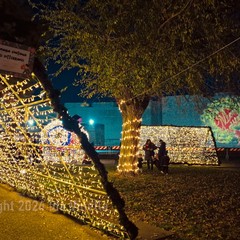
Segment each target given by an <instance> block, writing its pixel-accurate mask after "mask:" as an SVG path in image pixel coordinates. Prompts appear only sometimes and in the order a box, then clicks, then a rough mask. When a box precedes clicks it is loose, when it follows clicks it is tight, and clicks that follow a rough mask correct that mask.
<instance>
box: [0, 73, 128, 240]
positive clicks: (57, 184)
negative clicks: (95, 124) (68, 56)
mask: <svg viewBox="0 0 240 240" xmlns="http://www.w3.org/2000/svg"><path fill="white" fill-rule="evenodd" d="M32 76H33V79H27V80H22V81H20V80H19V81H17V82H16V81H15V79H12V78H11V77H10V76H7V77H5V76H2V75H0V84H1V90H0V92H1V94H2V95H3V98H2V99H1V101H0V112H1V114H0V180H1V181H2V182H4V183H6V184H9V185H10V186H12V187H14V188H15V189H17V190H18V191H20V192H24V193H25V194H26V195H28V196H31V197H33V198H36V199H38V200H41V201H44V202H46V203H48V204H49V205H50V206H52V207H54V208H56V209H60V210H62V211H63V212H64V213H66V214H69V215H71V216H73V217H75V218H77V219H80V220H81V221H83V222H86V223H88V224H90V225H91V226H93V227H96V228H98V229H101V230H103V231H105V232H108V233H110V234H113V235H115V236H117V237H118V238H122V239H125V238H126V237H127V236H128V234H127V232H126V230H125V228H124V227H123V225H122V222H121V223H120V217H119V211H118V210H117V209H116V205H113V204H112V201H111V200H110V198H109V196H108V195H107V193H106V191H105V189H104V187H103V184H102V179H101V178H100V176H99V172H98V171H97V170H96V168H95V167H94V166H93V165H89V166H87V165H82V164H81V161H79V160H81V157H82V156H84V155H85V152H84V151H83V150H82V149H81V147H80V144H79V139H78V138H77V136H76V135H75V134H74V133H70V132H68V131H66V130H65V129H64V128H63V127H62V124H61V121H60V120H59V119H57V114H54V112H53V109H52V107H51V103H50V99H48V98H47V94H46V92H45V91H44V90H43V86H42V85H41V83H40V82H38V80H37V79H35V78H34V75H32ZM36 82H37V83H38V85H36ZM31 86H34V88H35V87H36V86H39V89H40V90H41V91H40V92H41V93H40V94H37V95H31V94H30V96H29V92H31V91H33V89H34V88H33V87H31ZM24 94H27V95H24ZM32 94H33V93H32ZM36 98H37V100H36ZM28 119H32V120H33V121H34V126H27V125H28V124H26V123H27V120H28ZM81 129H83V128H81ZM83 131H84V129H83Z"/></svg>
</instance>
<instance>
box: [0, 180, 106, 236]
mask: <svg viewBox="0 0 240 240" xmlns="http://www.w3.org/2000/svg"><path fill="white" fill-rule="evenodd" d="M0 223H1V224H0V239H4V240H50V239H51V240H67V239H71V240H74V239H78V240H95V239H97V240H107V239H110V238H109V237H107V236H105V235H103V234H102V233H101V232H100V231H96V230H93V229H91V228H90V227H89V226H88V225H81V224H80V223H77V222H76V221H74V220H73V219H71V218H69V217H67V216H65V215H63V214H60V213H58V212H57V211H54V210H53V209H52V208H49V207H48V206H47V205H45V204H43V203H40V202H38V201H34V200H32V199H30V198H27V197H24V196H21V195H20V194H19V193H17V192H15V191H14V190H13V189H12V188H10V187H8V186H7V185H5V184H0Z"/></svg>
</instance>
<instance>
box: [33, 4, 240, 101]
mask: <svg viewBox="0 0 240 240" xmlns="http://www.w3.org/2000/svg"><path fill="white" fill-rule="evenodd" d="M31 2H32V3H34V0H31ZM34 6H36V7H37V8H38V9H39V12H38V13H39V15H38V17H40V19H41V20H42V21H43V22H45V23H46V24H47V26H48V31H46V33H45V39H46V44H44V45H43V46H42V47H41V48H40V51H41V53H42V54H43V55H44V56H45V57H46V58H47V59H48V60H54V61H55V62H56V63H59V66H60V69H59V72H61V71H62V70H64V69H68V68H78V69H79V72H78V73H79V78H78V80H77V82H78V81H79V82H80V83H81V84H82V83H83V82H84V84H86V87H87V92H85V93H86V94H87V95H88V97H92V96H93V95H94V94H96V93H101V94H103V95H111V96H112V97H114V98H115V99H116V100H120V99H124V100H128V99H133V98H136V99H141V98H143V97H146V96H148V97H151V96H154V95H162V94H166V93H167V94H176V93H186V92H188V93H194V94H199V93H205V94H210V93H211V91H213V90H214V91H215V90H216V89H217V88H218V87H220V88H221V90H223V89H224V88H227V89H228V90H232V91H233V90H234V86H236V84H235V83H234V81H232V75H231V74H232V73H233V72H234V71H235V70H236V66H237V64H238V63H239V60H238V58H237V54H238V53H239V44H237V43H238V42H236V43H235V44H232V45H230V46H229V47H227V48H226V49H224V50H221V51H219V52H218V53H217V54H214V55H213V56H211V57H209V58H208V56H209V55H211V54H212V53H214V52H216V51H218V50H219V49H220V48H222V47H223V46H225V45H226V44H228V43H230V42H232V41H234V40H236V39H237V38H238V37H239V36H240V32H239V29H240V28H239V24H240V22H239V21H238V20H239V10H240V6H239V3H238V1H236V0H221V1H214V0H204V1H193V0H189V1H188V2H186V1H183V0H180V1H168V0H164V1H155V0H149V1H141V0H133V1H120V0H107V1H101V0H88V1H76V0H64V1H62V0H61V1H54V3H51V4H48V5H44V4H43V3H42V4H36V5H34ZM198 61H200V62H198ZM197 62H198V64H196V63H197ZM180 73H181V74H180ZM223 74H226V75H224V78H222V76H223ZM208 75H209V76H212V77H214V80H213V81H212V82H211V85H210V86H207V85H206V81H205V79H206V76H208ZM235 90H236V89H235Z"/></svg>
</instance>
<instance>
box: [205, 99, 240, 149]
mask: <svg viewBox="0 0 240 240" xmlns="http://www.w3.org/2000/svg"><path fill="white" fill-rule="evenodd" d="M201 121H202V122H203V123H204V125H206V126H210V127H211V128H212V131H213V132H214V136H215V138H216V142H217V145H218V146H221V144H227V145H228V146H229V147H240V97H223V98H219V99H217V100H214V101H213V102H211V103H210V104H208V106H207V108H206V109H205V110H204V112H203V114H202V115H201Z"/></svg>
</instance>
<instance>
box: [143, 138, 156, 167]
mask: <svg viewBox="0 0 240 240" xmlns="http://www.w3.org/2000/svg"><path fill="white" fill-rule="evenodd" d="M155 149H157V147H156V145H155V144H154V143H153V142H152V141H151V140H150V139H147V141H146V143H145V144H144V145H143V150H144V152H145V155H144V159H145V160H146V161H147V168H148V170H153V157H154V150H155Z"/></svg>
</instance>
